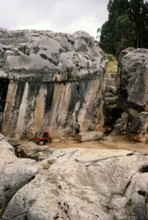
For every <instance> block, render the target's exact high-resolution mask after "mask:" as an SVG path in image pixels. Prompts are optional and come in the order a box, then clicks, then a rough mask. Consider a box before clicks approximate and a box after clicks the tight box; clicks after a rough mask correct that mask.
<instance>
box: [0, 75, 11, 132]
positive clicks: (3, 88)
mask: <svg viewBox="0 0 148 220" xmlns="http://www.w3.org/2000/svg"><path fill="white" fill-rule="evenodd" d="M8 85H9V79H8V78H0V129H1V123H2V118H3V112H4V109H5V104H6V97H7V92H8Z"/></svg>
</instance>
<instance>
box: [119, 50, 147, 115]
mask: <svg viewBox="0 0 148 220" xmlns="http://www.w3.org/2000/svg"><path fill="white" fill-rule="evenodd" d="M116 82H117V88H118V92H119V98H118V103H119V106H120V107H121V108H122V109H123V110H124V111H125V112H127V113H128V114H129V116H130V118H135V117H136V116H137V114H138V113H140V112H142V111H145V112H147V111H148V49H133V48H128V49H126V50H123V51H122V53H121V54H120V60H119V68H118V75H117V79H116Z"/></svg>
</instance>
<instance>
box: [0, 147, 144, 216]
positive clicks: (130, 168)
mask: <svg viewBox="0 0 148 220" xmlns="http://www.w3.org/2000/svg"><path fill="white" fill-rule="evenodd" d="M37 167H38V170H39V173H38V174H37V175H36V176H35V178H34V179H33V180H32V181H30V182H29V183H28V184H26V185H25V186H24V187H22V188H21V189H19V190H18V192H16V193H15V195H14V196H13V197H12V199H11V200H10V202H9V203H8V205H7V207H6V208H5V211H4V213H3V216H2V220H6V219H16V220H23V219H28V220H34V219H36V220H50V219H51V220H53V219H67V220H76V219H79V220H83V219H85V220H88V219H89V220H95V219H96V220H98V219H99V220H110V219H111V220H113V219H117V220H125V219H126V220H137V219H138V220H146V219H147V217H148V204H147V193H148V155H143V154H138V153H133V152H130V151H121V150H120V151H119V150H96V149H74V148H73V149H61V150H55V151H54V152H53V154H52V155H50V157H49V158H48V159H47V160H44V161H42V162H40V163H37Z"/></svg>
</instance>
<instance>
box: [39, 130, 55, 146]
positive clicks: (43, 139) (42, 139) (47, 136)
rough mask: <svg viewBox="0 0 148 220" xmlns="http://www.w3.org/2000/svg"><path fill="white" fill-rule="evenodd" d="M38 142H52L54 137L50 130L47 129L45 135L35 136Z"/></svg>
mask: <svg viewBox="0 0 148 220" xmlns="http://www.w3.org/2000/svg"><path fill="white" fill-rule="evenodd" d="M35 142H36V144H41V143H43V144H47V143H49V142H52V138H51V135H50V133H49V132H47V131H45V132H44V133H43V137H35Z"/></svg>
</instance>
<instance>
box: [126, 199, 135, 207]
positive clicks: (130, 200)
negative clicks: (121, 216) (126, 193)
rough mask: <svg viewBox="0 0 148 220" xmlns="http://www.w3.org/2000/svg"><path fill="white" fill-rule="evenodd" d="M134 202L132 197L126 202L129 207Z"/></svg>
mask: <svg viewBox="0 0 148 220" xmlns="http://www.w3.org/2000/svg"><path fill="white" fill-rule="evenodd" d="M133 204H134V202H133V200H132V199H129V200H128V201H127V203H126V205H127V206H129V207H131V206H132V205H133Z"/></svg>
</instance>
